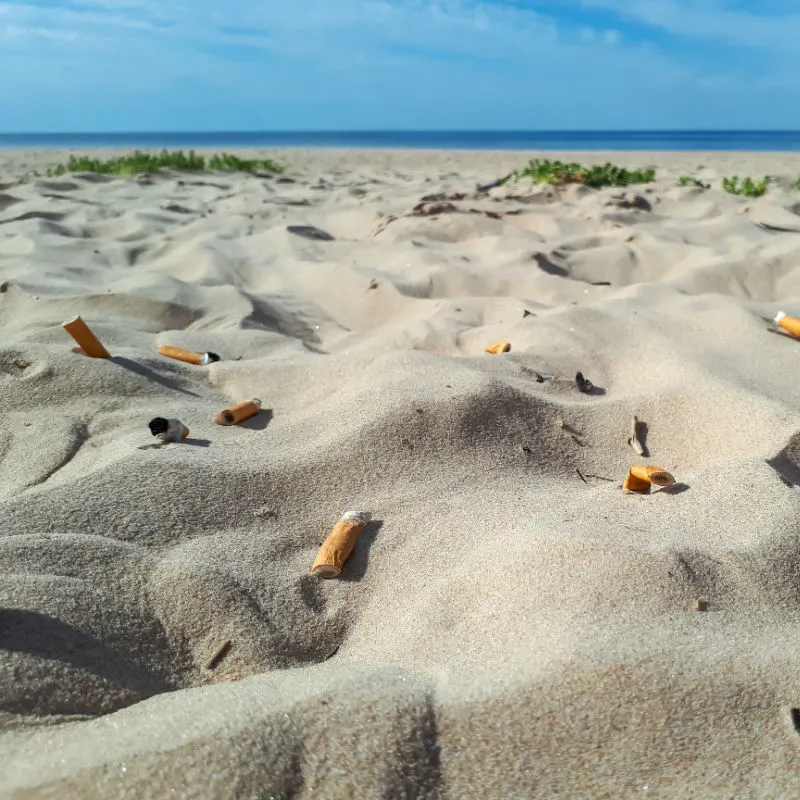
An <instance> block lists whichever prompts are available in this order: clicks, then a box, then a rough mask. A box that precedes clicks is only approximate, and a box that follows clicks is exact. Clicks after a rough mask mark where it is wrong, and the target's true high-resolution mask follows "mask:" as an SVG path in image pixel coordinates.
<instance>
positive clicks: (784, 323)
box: [775, 311, 800, 339]
mask: <svg viewBox="0 0 800 800" xmlns="http://www.w3.org/2000/svg"><path fill="white" fill-rule="evenodd" d="M775 323H776V324H777V325H778V327H780V328H783V329H784V330H785V331H786V332H787V333H791V334H792V336H795V337H797V338H798V339H800V319H797V317H787V316H786V314H784V313H783V311H779V312H778V313H777V314H776V315H775Z"/></svg>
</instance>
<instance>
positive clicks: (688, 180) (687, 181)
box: [678, 175, 711, 189]
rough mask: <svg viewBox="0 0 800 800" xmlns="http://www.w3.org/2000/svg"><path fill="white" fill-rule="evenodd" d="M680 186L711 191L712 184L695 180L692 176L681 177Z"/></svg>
mask: <svg viewBox="0 0 800 800" xmlns="http://www.w3.org/2000/svg"><path fill="white" fill-rule="evenodd" d="M678 186H696V187H697V188H698V189H710V188H711V184H710V183H703V181H701V180H700V179H698V178H693V177H692V176H691V175H681V176H680V178H678Z"/></svg>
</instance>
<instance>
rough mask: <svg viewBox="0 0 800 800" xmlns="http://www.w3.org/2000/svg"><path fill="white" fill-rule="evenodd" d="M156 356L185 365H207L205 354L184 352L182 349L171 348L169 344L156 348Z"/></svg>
mask: <svg viewBox="0 0 800 800" xmlns="http://www.w3.org/2000/svg"><path fill="white" fill-rule="evenodd" d="M158 354H159V355H160V356H164V357H166V358H174V359H175V360H176V361H185V362H186V363H187V364H204V363H207V359H206V360H205V361H204V359H205V358H206V354H205V353H193V352H192V351H191V350H184V349H183V348H182V347H173V346H172V345H169V344H162V345H161V347H159V348H158Z"/></svg>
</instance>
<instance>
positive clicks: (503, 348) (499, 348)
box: [486, 342, 511, 355]
mask: <svg viewBox="0 0 800 800" xmlns="http://www.w3.org/2000/svg"><path fill="white" fill-rule="evenodd" d="M510 350H511V342H495V343H494V344H490V345H487V346H486V352H487V353H491V354H492V355H497V354H498V353H508V352H509V351H510Z"/></svg>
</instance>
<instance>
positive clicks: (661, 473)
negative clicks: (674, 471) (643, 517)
mask: <svg viewBox="0 0 800 800" xmlns="http://www.w3.org/2000/svg"><path fill="white" fill-rule="evenodd" d="M674 483H675V478H673V477H672V475H670V474H669V472H667V471H666V470H664V469H661V467H631V468H630V470H629V472H628V477H627V478H625V482H624V483H623V484H622V488H623V489H624V490H625V491H626V492H649V491H650V487H651V486H672V485H673V484H674Z"/></svg>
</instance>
